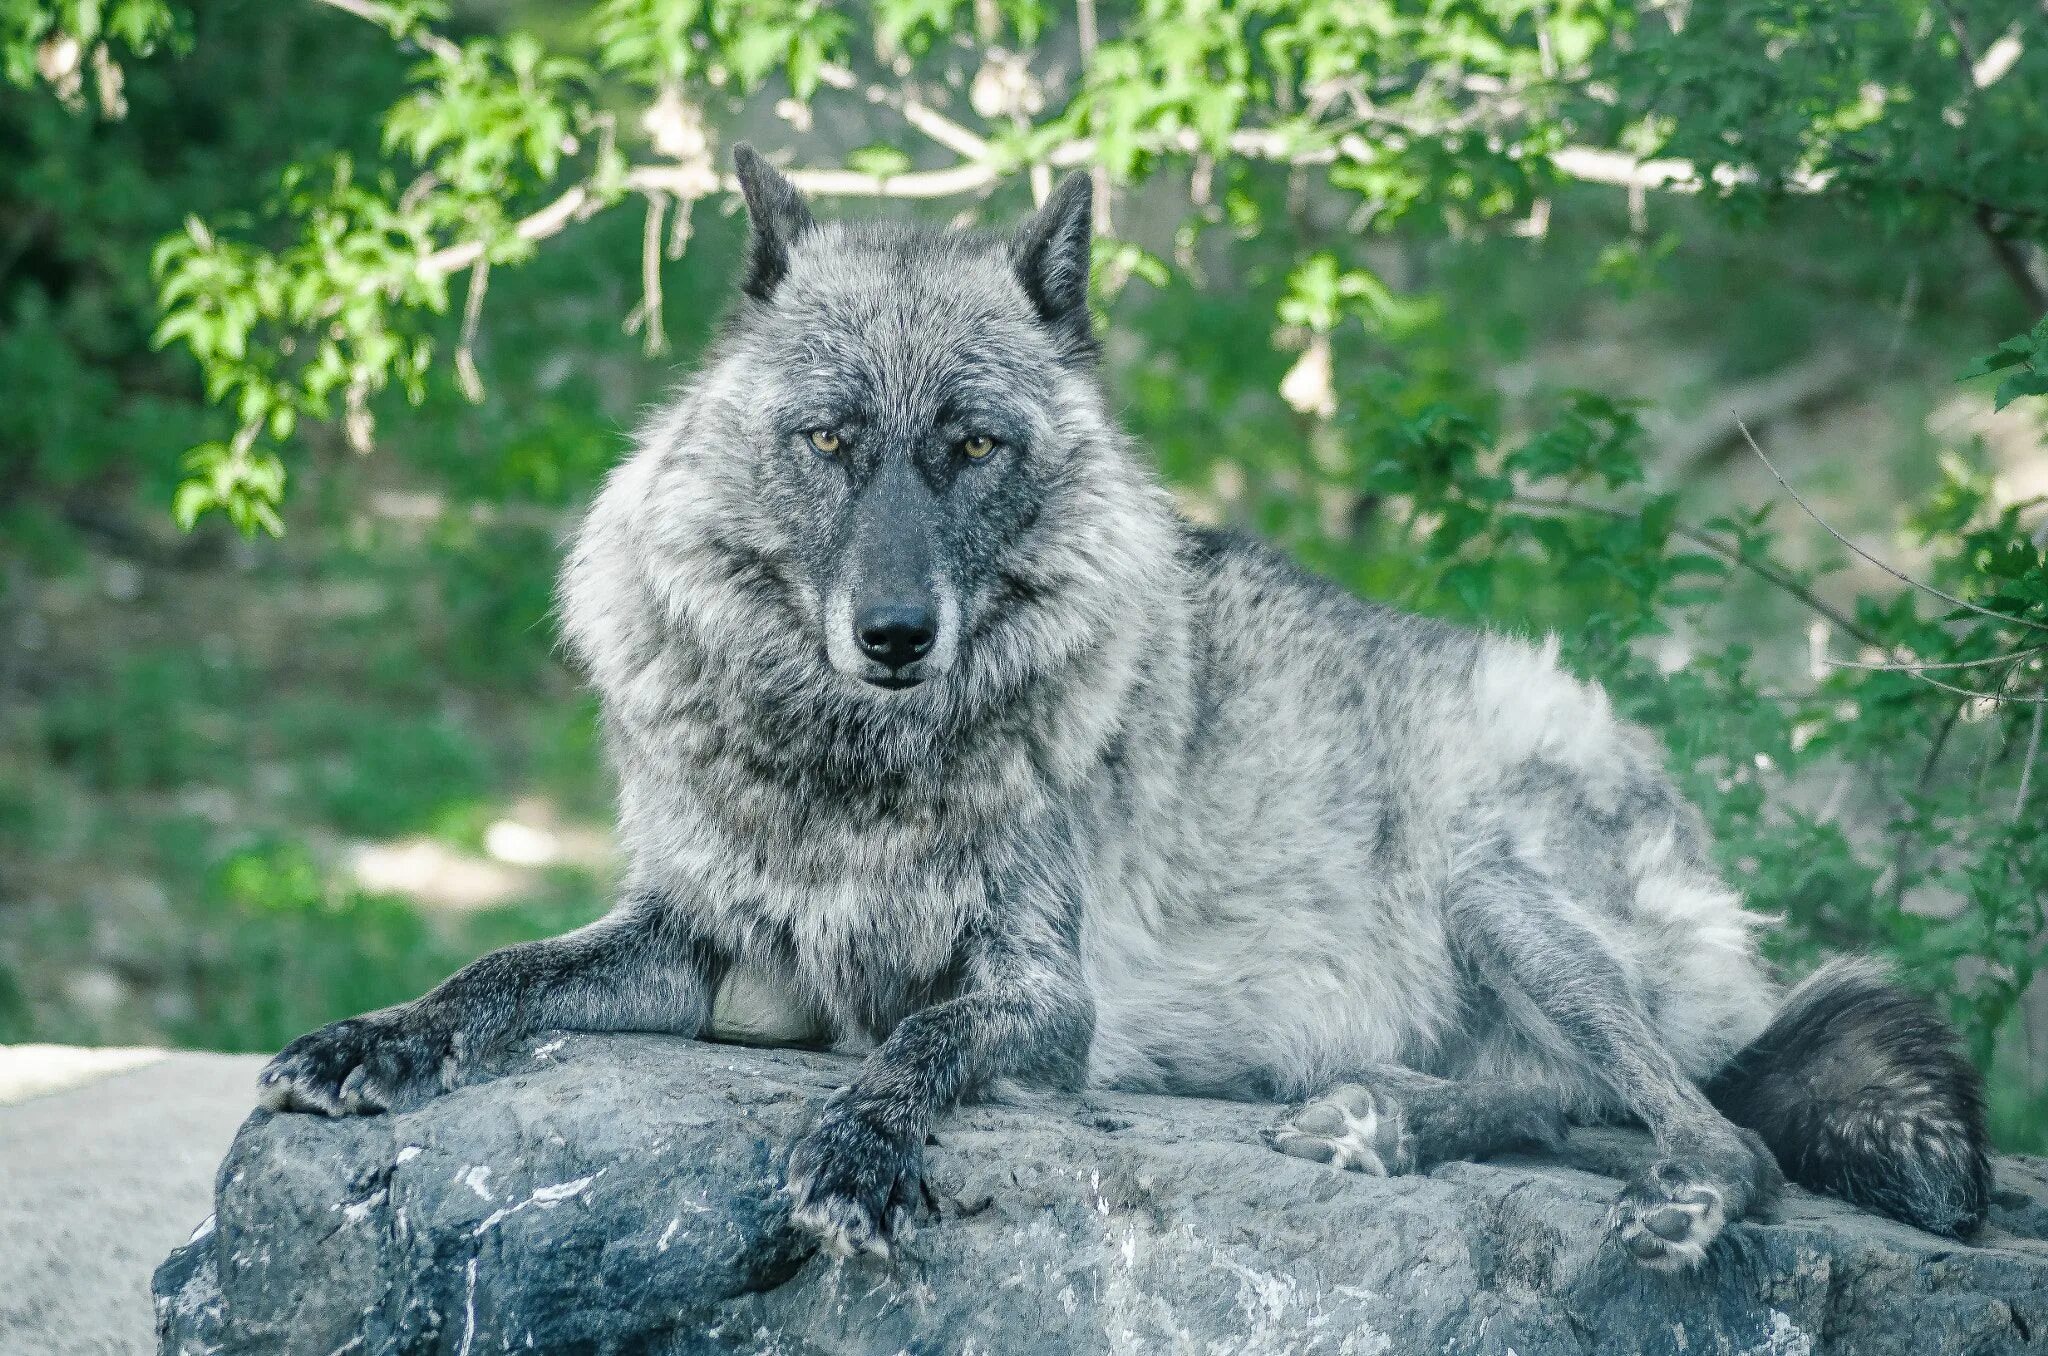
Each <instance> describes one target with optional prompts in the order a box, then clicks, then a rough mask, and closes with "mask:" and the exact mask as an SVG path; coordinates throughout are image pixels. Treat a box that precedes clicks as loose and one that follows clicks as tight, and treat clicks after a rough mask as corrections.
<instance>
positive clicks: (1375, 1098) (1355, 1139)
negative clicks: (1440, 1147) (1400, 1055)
mask: <svg viewBox="0 0 2048 1356" xmlns="http://www.w3.org/2000/svg"><path fill="white" fill-rule="evenodd" d="M1266 1143H1267V1144H1269V1145H1271V1146H1272V1147H1273V1148H1275V1149H1278V1150H1279V1151H1280V1152H1281V1153H1283V1154H1291V1155H1293V1156H1294V1157H1296V1158H1310V1159H1314V1160H1315V1161H1316V1162H1318V1163H1328V1164H1329V1165H1330V1166H1331V1167H1333V1168H1349V1169H1350V1170H1351V1171H1353V1172H1363V1173H1370V1174H1371V1175H1372V1176H1374V1177H1398V1176H1400V1175H1401V1174H1403V1173H1408V1172H1413V1171H1414V1170H1415V1137H1414V1136H1413V1135H1411V1134H1410V1133H1409V1132H1408V1118H1407V1116H1406V1115H1405V1114H1404V1112H1403V1110H1402V1107H1401V1103H1400V1102H1399V1101H1397V1100H1396V1099H1395V1098H1393V1097H1392V1096H1389V1095H1387V1094H1384V1093H1376V1092H1374V1091H1373V1090H1372V1089H1371V1088H1368V1087H1364V1086H1362V1085H1360V1084H1357V1083H1352V1084H1348V1085H1346V1086H1344V1087H1340V1088H1332V1089H1331V1090H1330V1091H1329V1092H1327V1093H1325V1094H1323V1095H1322V1096H1321V1097H1318V1098H1317V1099H1316V1100H1315V1101H1313V1102H1310V1103H1309V1104H1308V1105H1307V1106H1305V1107H1303V1108H1302V1109H1301V1110H1300V1111H1297V1112H1295V1113H1294V1114H1293V1115H1292V1116H1290V1117H1288V1118H1287V1119H1286V1120H1285V1121H1283V1122H1281V1123H1280V1124H1279V1125H1276V1126H1274V1127H1273V1128H1272V1129H1271V1130H1268V1131H1266Z"/></svg>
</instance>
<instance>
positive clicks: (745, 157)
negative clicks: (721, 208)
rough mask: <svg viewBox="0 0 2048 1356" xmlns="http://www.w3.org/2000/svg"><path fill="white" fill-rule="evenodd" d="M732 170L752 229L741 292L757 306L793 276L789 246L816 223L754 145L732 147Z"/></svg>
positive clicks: (798, 195) (800, 198)
mask: <svg viewBox="0 0 2048 1356" xmlns="http://www.w3.org/2000/svg"><path fill="white" fill-rule="evenodd" d="M732 168H733V172H734V173H735V174H737V175H738V176H739V181H740V193H741V194H742V195H743V196H744V197H745V198H746V200H747V220H748V222H749V223H750V224H751V226H752V230H751V231H750V232H749V233H748V236H747V262H746V266H745V268H744V269H743V270H742V272H741V273H740V290H741V291H742V292H745V293H746V294H747V295H748V296H750V297H752V298H753V299H754V300H756V301H766V300H768V298H769V296H770V295H771V294H773V293H774V291H775V285H776V284H777V283H779V282H781V281H782V275H783V274H785V273H787V272H789V247H790V246H791V245H792V244H794V243H795V241H796V238H797V237H798V236H800V235H802V234H803V233H804V232H805V231H808V230H810V229H811V227H813V226H815V225H816V224H817V222H816V221H814V220H813V219H812V217H811V209H810V205H809V204H808V203H806V202H805V201H804V195H803V194H801V193H799V192H797V188H796V185H795V184H793V183H791V182H790V181H789V180H787V179H785V178H783V177H782V175H781V174H780V173H779V172H778V171H777V170H776V168H775V167H774V166H773V165H771V164H769V163H768V162H767V161H766V160H763V159H762V158H761V157H760V156H759V155H757V154H755V152H754V148H753V147H752V146H749V145H747V144H746V143H745V142H741V143H740V144H739V145H737V146H735V147H733V148H732Z"/></svg>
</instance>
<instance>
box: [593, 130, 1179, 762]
mask: <svg viewBox="0 0 2048 1356" xmlns="http://www.w3.org/2000/svg"><path fill="white" fill-rule="evenodd" d="M734 159H735V165H736V167H737V170H738V176H739V182H740V186H741V189H742V191H743V193H744V195H745V198H746V202H747V208H748V213H749V216H750V220H751V238H750V240H749V243H748V249H747V257H746V263H745V266H744V269H743V272H742V276H741V279H740V294H741V295H740V299H739V304H738V306H737V308H736V310H735V312H734V314H733V315H732V317H731V320H730V322H729V324H728V325H727V328H726V331H725V333H724V335H723V336H722V337H721V339H720V340H719V342H718V343H717V345H715V346H714V348H713V350H712V352H711V353H710V355H709V357H708V360H707V362H706V364H705V367H704V369H703V371H702V372H701V373H700V374H699V375H698V376H697V377H696V379H695V380H694V381H693V382H692V383H691V384H690V386H689V387H688V388H687V389H686V391H685V392H684V394H683V397H682V398H681V399H680V400H679V401H677V402H676V403H675V404H673V405H671V406H670V407H668V408H667V409H666V410H664V411H663V412H662V413H661V414H660V415H659V416H657V418H656V419H655V420H654V421H653V422H652V423H651V424H650V425H649V427H648V428H647V429H646V430H645V431H644V432H643V434H642V448H641V451H640V453H639V455H638V456H636V457H635V458H634V459H633V461H632V462H631V463H629V464H628V465H627V466H626V467H624V468H622V469H621V471H620V472H619V473H618V474H617V475H615V476H614V477H613V480H612V482H611V483H610V484H609V485H608V487H607V489H606V492H605V494H604V496H603V498H602V499H601V500H600V502H599V504H598V505H597V507H596V509H595V510H594V511H593V513H592V515H591V519H590V522H589V524H588V525H587V526H586V529H585V532H584V537H583V540H582V542H581V544H580V545H579V548H578V553H577V557H576V559H574V560H572V563H571V566H570V571H569V575H568V577H567V581H566V585H565V592H564V601H565V604H566V607H565V616H566V619H567V621H568V624H569V630H570V636H571V639H572V640H573V641H574V642H575V643H576V645H577V648H578V650H579V651H580V652H582V653H583V655H584V656H585V658H586V659H587V660H588V661H590V663H591V667H592V670H593V676H594V677H596V678H597V680H598V683H599V686H600V687H601V688H605V689H608V695H610V696H611V697H613V699H614V700H618V699H619V695H620V694H619V692H618V691H617V690H616V689H617V684H616V683H614V681H613V680H612V679H610V678H608V677H607V676H606V675H607V671H608V657H616V658H617V661H618V664H619V666H620V667H619V673H620V675H621V677H620V678H619V679H618V680H617V681H618V683H624V682H626V681H628V677H627V675H630V674H633V673H637V672H638V670H635V669H632V668H631V667H630V665H629V663H628V659H629V658H630V657H631V656H633V655H635V654H644V646H645V645H646V644H648V643H650V641H652V640H655V639H659V637H657V636H655V634H654V632H655V631H656V630H659V631H660V632H662V633H664V634H666V635H670V636H676V635H678V634H679V633H680V635H681V636H684V637H687V642H688V643H687V652H688V654H689V660H688V663H689V665H690V666H691V668H692V671H693V672H695V673H698V674H701V675H703V678H704V680H705V681H706V682H709V681H712V675H713V674H714V673H716V674H722V675H724V678H723V679H722V680H720V681H723V682H726V683H729V684H735V685H743V686H744V687H745V689H746V691H747V692H748V693H749V694H750V695H749V696H748V698H747V703H748V705H747V707H746V709H747V710H748V711H749V712H750V713H751V714H755V715H758V714H760V713H762V712H764V711H773V712H777V713H780V718H786V719H794V718H798V717H799V716H800V715H802V714H804V713H815V712H820V711H823V712H825V713H826V714H827V715H828V716H829V717H830V718H831V719H832V720H834V721H836V722H838V723H839V724H840V725H841V726H843V727H844V728H845V729H847V730H848V731H852V730H854V729H855V728H859V729H863V730H865V731H867V733H866V734H864V735H860V736H858V739H863V740H867V741H868V742H869V743H872V742H873V740H874V739H875V738H876V737H878V736H882V735H884V734H886V733H892V732H896V731H902V732H905V733H909V732H912V731H915V730H919V729H922V730H925V731H927V732H928V733H936V732H937V731H938V730H939V729H940V728H945V727H955V728H957V725H958V722H959V720H961V719H963V718H967V717H970V716H971V715H972V714H973V712H974V711H976V710H980V711H987V710H989V709H991V707H992V705H997V704H1003V703H1007V702H1009V701H1011V700H1013V699H1015V697H1016V696H1017V695H1018V694H1019V693H1020V692H1021V691H1022V690H1024V689H1025V688H1026V687H1028V686H1030V685H1031V684H1032V682H1033V680H1034V679H1036V678H1038V677H1041V676H1043V675H1045V674H1047V673H1051V672H1062V671H1063V672H1068V673H1070V674H1072V673H1074V672H1075V666H1076V665H1081V666H1083V667H1086V666H1091V665H1092V666H1093V668H1094V670H1095V675H1094V677H1093V678H1091V679H1089V681H1093V682H1099V683H1107V684H1109V685H1110V687H1112V688H1113V687H1114V686H1115V684H1116V683H1117V682H1118V681H1120V679H1119V678H1118V677H1117V673H1116V672H1113V671H1121V670H1124V669H1127V668H1128V667H1129V666H1130V664H1131V663H1132V662H1133V661H1132V660H1131V659H1130V651H1131V649H1132V647H1133V646H1134V645H1135V644H1136V640H1135V633H1136V632H1137V631H1138V630H1139V629H1141V628H1140V627H1138V626H1137V625H1136V624H1135V623H1133V622H1132V621H1131V618H1132V617H1133V616H1134V615H1136V614H1137V613H1138V612H1139V611H1140V610H1141V609H1142V608H1143V607H1145V606H1146V594H1147V593H1148V592H1149V593H1153V594H1155V595H1156V591H1157V590H1156V587H1149V586H1151V585H1154V584H1156V579H1155V577H1154V576H1155V575H1156V571H1157V568H1158V567H1157V561H1158V560H1159V559H1161V558H1163V557H1170V556H1171V544H1170V537H1171V533H1172V531H1173V529H1172V527H1171V522H1170V516H1169V515H1168V513H1167V511H1166V509H1165V504H1164V500H1163V498H1162V497H1161V494H1160V492H1159V490H1158V487H1157V484H1156V481H1155V480H1154V478H1153V477H1152V475H1151V474H1150V472H1149V471H1148V470H1146V469H1145V468H1143V467H1142V466H1141V465H1140V464H1139V463H1138V462H1137V461H1136V460H1135V459H1134V458H1133V457H1132V456H1131V455H1130V454H1129V453H1128V451H1127V450H1126V448H1125V446H1124V444H1123V441H1122V439H1121V437H1120V435H1119V434H1118V433H1117V432H1116V430H1115V427H1114V424H1113V422H1112V420H1111V419H1110V417H1109V415H1108V413H1107V411H1106V409H1105V407H1104V401H1103V398H1102V394H1101V390H1100V388H1099V386H1098V384H1097V380H1096V372H1095V368H1096V352H1095V343H1094V339H1093V336H1092V334H1091V331H1090V321H1089V313H1088V267H1089V247H1090V241H1089V234H1090V221H1089V192H1088V184H1087V181H1086V180H1085V179H1084V178H1081V177H1078V176H1077V177H1075V178H1073V179H1070V180H1068V181H1067V182H1066V183H1065V184H1063V185H1061V186H1060V188H1059V189H1058V190H1057V191H1055V192H1054V193H1053V194H1052V196H1051V197H1050V198H1049V199H1048V200H1047V201H1046V203H1045V204H1044V206H1043V207H1042V208H1041V209H1040V210H1039V211H1038V212H1037V213H1036V214H1035V215H1034V216H1032V217H1031V218H1030V219H1029V220H1028V221H1026V222H1025V223H1024V224H1023V225H1022V226H1021V227H1020V228H1019V229H1018V230H1016V231H1015V232H1014V233H1011V234H1006V235H999V234H992V233H983V232H972V231H956V230H942V229H936V228H932V227H928V226H919V225H912V224H906V223H900V222H866V223H848V222H832V221H825V222H821V221H818V220H817V219H815V218H814V217H813V216H812V214H811V211H810V209H809V207H808V206H807V204H806V203H805V201H804V199H803V197H802V195H801V194H800V193H799V192H798V191H797V189H796V188H795V186H793V185H792V184H791V183H790V182H789V180H788V179H786V178H784V177H783V176H782V175H780V174H778V173H777V172H776V171H775V170H773V169H772V168H770V167H769V166H768V165H767V164H766V163H764V162H763V161H762V160H761V159H760V158H759V157H757V156H756V155H754V154H753V153H752V152H751V151H749V150H747V149H745V148H744V147H742V148H740V149H739V150H738V151H737V152H736V153H735V157H734ZM635 599H640V600H645V601H646V602H648V603H649V604H650V605H651V609H652V611H653V612H654V613H658V614H660V616H659V619H658V620H650V621H649V622H648V623H646V624H645V625H642V624H640V623H633V624H631V626H629V623H628V621H627V620H626V615H627V614H626V613H625V612H622V611H621V609H622V607H628V608H631V607H637V604H636V603H634V602H633V600H635ZM636 615H637V613H636ZM633 627H639V628H640V630H641V631H645V632H646V634H639V633H638V632H635V631H634V630H633V629H632V628H633ZM639 662H640V663H642V664H643V666H644V663H645V660H644V659H642V660H640V661H639ZM634 681H639V680H634ZM878 756H879V755H878Z"/></svg>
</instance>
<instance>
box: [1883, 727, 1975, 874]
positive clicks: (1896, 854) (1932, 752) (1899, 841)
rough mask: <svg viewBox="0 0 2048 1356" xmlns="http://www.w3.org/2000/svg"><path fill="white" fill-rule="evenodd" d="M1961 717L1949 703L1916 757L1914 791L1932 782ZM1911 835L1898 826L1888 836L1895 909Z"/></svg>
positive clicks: (1905, 810) (1908, 858) (1907, 806)
mask: <svg viewBox="0 0 2048 1356" xmlns="http://www.w3.org/2000/svg"><path fill="white" fill-rule="evenodd" d="M1962 718H1963V708H1962V707H1961V706H1958V705H1955V704H1954V703H1951V704H1950V706H1949V708H1948V714H1947V715H1946V716H1945V717H1943V718H1942V722H1941V728H1939V729H1937V730H1936V731H1935V732H1934V738H1933V739H1932V740H1931V741H1930V742H1929V743H1928V745H1927V756H1926V757H1924V758H1922V759H1921V760H1920V775H1919V776H1918V777H1916V778H1914V779H1913V790H1914V792H1915V793H1916V794H1920V793H1924V792H1925V791H1926V790H1927V788H1928V787H1929V786H1931V785H1933V783H1934V770H1935V768H1937V767H1939V766H1940V765H1941V755H1942V752H1943V751H1944V750H1945V749H1947V748H1948V737H1949V736H1950V735H1951V734H1953V733H1954V732H1955V728H1956V722H1957V721H1959V720H1961V719H1962ZM1912 809H1913V806H1912V803H1911V802H1910V801H1909V802H1907V803H1905V804H1904V805H1903V806H1902V807H1901V813H1902V815H1903V814H1910V813H1911V812H1912ZM1912 851H1913V835H1912V834H1911V833H1910V832H1909V831H1908V830H1907V829H1906V828H1905V827H1904V826H1901V827H1900V829H1899V832H1898V833H1897V834H1895V835H1894V836H1893V838H1892V867H1891V870H1892V885H1891V891H1890V894H1891V903H1892V908H1893V910H1894V911H1896V910H1897V909H1898V908H1899V906H1900V905H1901V904H1902V903H1904V902H1905V898H1906V868H1907V866H1908V865H1910V864H1911V861H1912Z"/></svg>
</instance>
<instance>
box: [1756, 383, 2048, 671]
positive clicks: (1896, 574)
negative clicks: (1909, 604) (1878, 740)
mask: <svg viewBox="0 0 2048 1356" xmlns="http://www.w3.org/2000/svg"><path fill="white" fill-rule="evenodd" d="M1735 426H1736V427H1737V428H1739V429H1741V430H1742V437H1743V440H1744V441H1745V442H1747V443H1748V444H1749V450H1750V451H1752V452H1754V453H1756V459H1757V460H1758V461H1760V462H1762V463H1763V464H1764V469H1765V470H1767V471H1769V472H1770V473H1771V478H1772V479H1774V480H1776V481H1777V482H1778V484H1779V486H1780V487H1781V488H1782V489H1783V490H1784V491H1785V493H1787V494H1789V495H1791V496H1792V502H1793V503H1795V504H1797V505H1799V507H1800V509H1801V510H1802V511H1804V512H1805V514H1806V516H1807V517H1809V518H1811V519H1813V520H1814V521H1815V522H1816V523H1819V524H1820V525H1821V527H1822V529H1823V530H1825V531H1826V532H1827V534H1828V535H1829V536H1830V537H1833V538H1834V539H1835V540H1836V541H1838V542H1840V543H1841V544H1842V545H1844V546H1846V547H1848V548H1849V550H1850V551H1852V552H1854V553H1855V554H1856V555H1857V556H1858V557H1860V558H1861V559H1863V560H1865V561H1867V562H1869V563H1870V564H1872V565H1875V566H1877V568H1878V569H1880V570H1883V571H1884V572H1885V573H1886V574H1888V575H1890V576H1891V577H1892V578H1894V579H1896V580H1898V581H1899V582H1900V583H1901V584H1905V585H1907V586H1908V587H1910V588H1916V589H1918V590H1920V591H1921V592H1922V593H1928V594H1932V595H1933V596H1935V597H1936V598H1939V599H1941V600H1942V601H1943V602H1944V603H1952V604H1954V605H1955V606H1957V607H1960V608H1962V609H1964V610H1965V611H1967V612H1975V613H1979V614H1981V615H1983V616H1986V617H1989V618H1991V619H1992V620H1993V621H2001V622H2004V623H2005V624H2006V625H2008V626H2021V627H2025V628H2027V629H2028V630H2032V631H2048V625H2043V624H2042V623H2040V622H2037V621H2030V620H2029V619H2027V618H2025V617H2014V616H2011V615H2009V614H2007V613H2004V612H1994V611H1992V610H1991V609H1990V608H1988V607H1979V606H1978V605H1977V604H1975V603H1972V602H1967V601H1965V600H1964V599H1961V598H1958V597H1956V596H1955V595H1954V594H1952V593H1943V592H1942V591H1941V590H1940V589H1938V588H1936V587H1934V585H1932V584H1923V583H1921V582H1920V581H1919V580H1917V579H1915V578H1913V576H1911V575H1909V574H1907V573H1905V572H1904V571H1903V570H1899V569H1896V568H1894V567H1893V566H1890V565H1887V564H1886V563H1885V562H1884V561H1882V560H1879V559H1878V558H1877V557H1876V556H1874V555H1872V554H1871V553H1870V552H1868V551H1866V550H1864V549H1863V548H1862V547H1860V546H1858V545H1857V544H1856V543H1855V542H1853V541H1850V540H1849V539H1848V538H1847V537H1845V536H1843V535H1842V534H1841V533H1840V532H1837V531H1836V530H1835V526H1834V524H1833V523H1830V522H1829V521H1828V520H1827V519H1825V518H1823V517H1821V516H1820V515H1819V514H1818V513H1815V512H1814V511H1813V506H1812V505H1811V504H1809V503H1807V502H1806V500H1805V499H1803V498H1801V497H1800V494H1799V491H1797V490H1795V489H1793V488H1792V482H1791V481H1789V480H1787V479H1785V477H1784V476H1783V475H1782V474H1780V473H1779V471H1778V468H1777V467H1776V466H1774V465H1772V464H1771V459H1770V458H1769V457H1767V456H1765V455H1764V450H1763V449H1762V448H1761V447H1758V446H1757V443H1756V439H1755V438H1754V437H1753V436H1751V434H1750V431H1749V425H1747V424H1745V423H1743V422H1742V420H1741V418H1740V417H1739V416H1738V417H1737V419H1736V420H1735ZM1928 681H1929V682H1932V681H1933V680H1932V679H1929V680H1928ZM1936 686H1941V684H1936ZM1951 690H1953V691H1962V689H1960V688H1958V689H1951ZM1963 695H1964V696H1969V697H1976V696H1986V695H1989V694H1986V693H1978V692H1964V693H1963Z"/></svg>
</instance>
